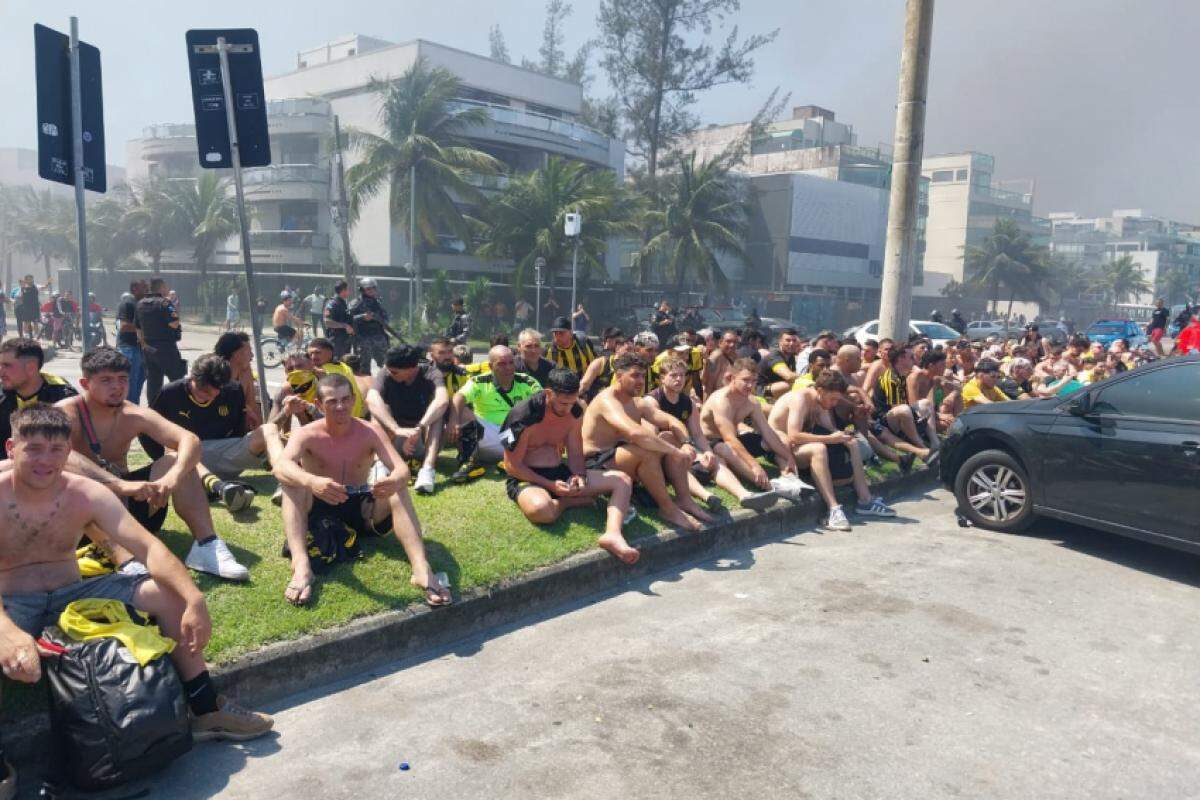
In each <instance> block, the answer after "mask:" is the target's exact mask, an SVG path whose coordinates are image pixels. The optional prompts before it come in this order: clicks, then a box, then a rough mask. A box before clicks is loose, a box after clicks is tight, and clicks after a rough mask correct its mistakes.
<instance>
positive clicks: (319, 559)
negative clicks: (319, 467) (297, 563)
mask: <svg viewBox="0 0 1200 800" xmlns="http://www.w3.org/2000/svg"><path fill="white" fill-rule="evenodd" d="M374 504H375V500H374V498H372V497H371V496H370V495H368V494H364V493H355V494H351V495H350V499H348V500H347V501H346V502H344V503H339V504H338V505H336V506H335V505H331V504H329V503H326V502H325V501H324V500H322V499H321V498H319V497H314V498H313V501H312V508H310V509H309V511H308V536H307V537H306V539H307V546H308V558H309V562H310V563H311V565H312V568H313V571H314V572H318V573H323V572H325V571H326V570H328V569H329V568H330V567H332V566H333V565H334V564H336V563H338V562H341V561H354V560H355V559H358V558H361V557H362V548H361V547H360V544H359V542H360V539H361V538H362V537H364V536H378V535H380V534H381V533H384V532H385V531H387V530H388V529H390V528H391V519H392V518H391V516H388V517H385V518H384V519H383V520H381V521H380V523H379V524H378V525H374V524H372V522H371V515H372V513H373V512H374V508H375V506H374ZM283 556H284V557H285V558H288V557H290V556H291V553H290V551H289V550H288V547H287V545H286V544H285V545H284V546H283Z"/></svg>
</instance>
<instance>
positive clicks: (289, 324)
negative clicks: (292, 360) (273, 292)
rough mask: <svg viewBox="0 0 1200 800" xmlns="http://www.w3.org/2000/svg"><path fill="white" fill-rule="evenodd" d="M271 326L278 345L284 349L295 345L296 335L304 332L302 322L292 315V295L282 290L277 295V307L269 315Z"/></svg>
mask: <svg viewBox="0 0 1200 800" xmlns="http://www.w3.org/2000/svg"><path fill="white" fill-rule="evenodd" d="M271 325H273V326H274V327H275V335H276V336H278V337H279V345H280V346H281V347H283V348H284V349H287V348H288V347H291V346H292V345H293V344H295V338H296V333H297V332H298V331H297V329H299V330H301V331H302V330H304V320H302V319H300V317H297V316H296V315H295V314H293V313H292V293H291V292H289V291H287V290H284V291H283V292H281V293H280V294H279V305H277V306H275V311H274V313H272V314H271Z"/></svg>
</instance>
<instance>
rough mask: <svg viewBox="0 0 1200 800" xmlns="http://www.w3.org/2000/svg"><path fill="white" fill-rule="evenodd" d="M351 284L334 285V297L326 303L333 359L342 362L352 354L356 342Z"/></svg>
mask: <svg viewBox="0 0 1200 800" xmlns="http://www.w3.org/2000/svg"><path fill="white" fill-rule="evenodd" d="M349 296H350V284H348V283H346V282H345V281H338V282H337V283H335V284H334V285H333V297H331V298H329V299H328V300H327V301H326V302H325V335H326V336H327V337H328V338H329V341H331V342H333V357H334V358H335V359H338V360H341V358H342V356H344V355H346V353H349V352H350V344H351V342H353V341H354V320H353V319H352V318H351V317H350V305H349V303H348V302H347V300H346V298H348V297H349Z"/></svg>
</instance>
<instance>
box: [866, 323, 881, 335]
mask: <svg viewBox="0 0 1200 800" xmlns="http://www.w3.org/2000/svg"><path fill="white" fill-rule="evenodd" d="M866 332H867V333H869V334H870V335H872V336H874V335H875V334H877V333H879V323H878V322H872V323H871V324H870V325H868V326H867V328H866Z"/></svg>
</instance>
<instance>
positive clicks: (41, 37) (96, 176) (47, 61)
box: [33, 25, 108, 193]
mask: <svg viewBox="0 0 1200 800" xmlns="http://www.w3.org/2000/svg"><path fill="white" fill-rule="evenodd" d="M33 50H34V64H35V72H36V75H37V124H38V175H40V176H41V177H43V178H45V179H46V180H48V181H56V182H58V183H65V184H66V185H68V186H74V185H75V141H74V135H73V129H72V120H71V117H72V115H71V39H70V37H68V36H67V35H66V34H63V33H59V32H58V31H56V30H53V29H52V28H47V27H46V26H45V25H34V26H33ZM79 81H80V101H81V105H82V110H83V188H85V189H90V190H91V191H93V192H101V193H103V192H104V191H105V190H106V189H107V188H108V186H107V182H108V175H107V170H106V168H105V164H104V98H103V96H102V93H101V79H100V51H99V50H98V49H96V48H95V47H93V46H92V45H90V44H87V43H86V42H80V43H79Z"/></svg>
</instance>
